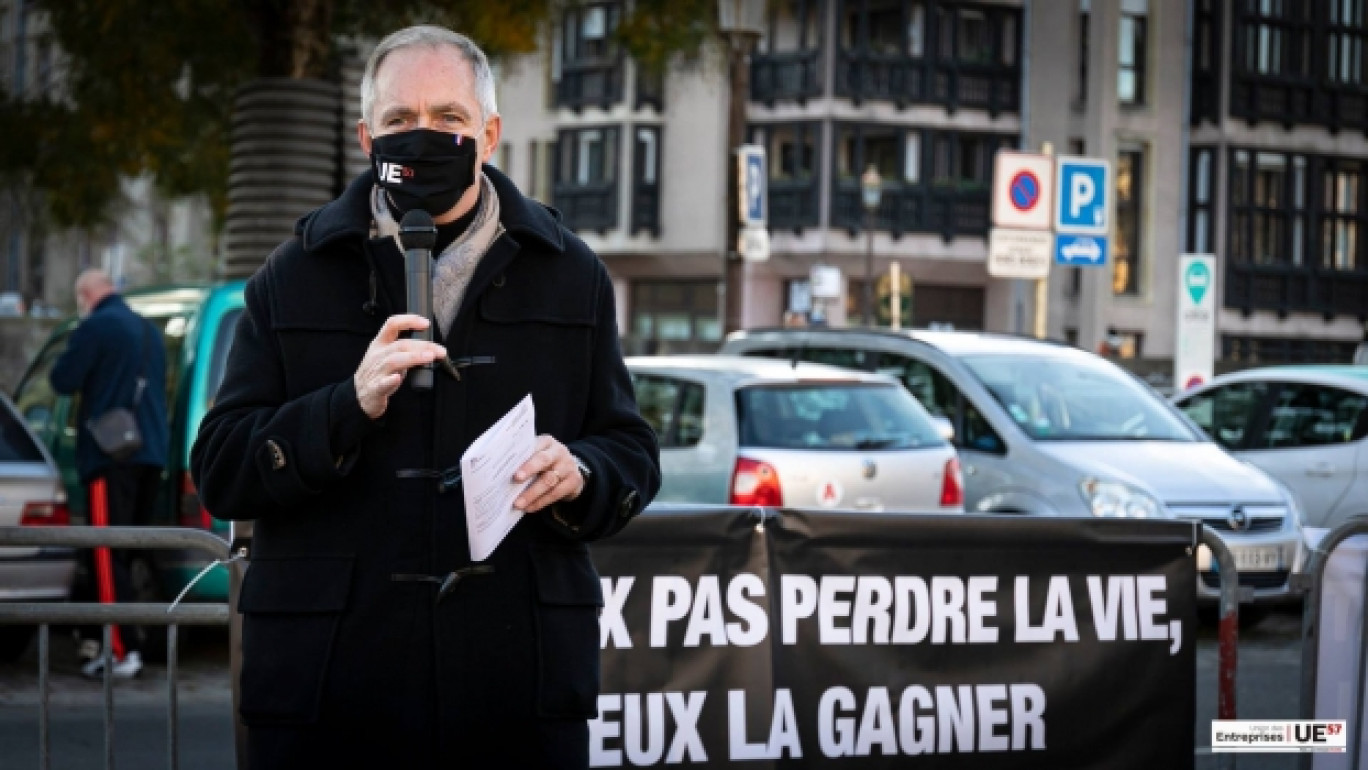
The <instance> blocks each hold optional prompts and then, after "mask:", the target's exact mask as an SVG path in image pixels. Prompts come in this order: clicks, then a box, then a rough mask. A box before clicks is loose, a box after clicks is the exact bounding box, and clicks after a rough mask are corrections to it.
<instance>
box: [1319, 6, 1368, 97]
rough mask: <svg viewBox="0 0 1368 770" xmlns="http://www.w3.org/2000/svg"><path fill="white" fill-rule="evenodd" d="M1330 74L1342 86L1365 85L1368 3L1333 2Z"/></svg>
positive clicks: (1328, 53) (1327, 51) (1328, 47)
mask: <svg viewBox="0 0 1368 770" xmlns="http://www.w3.org/2000/svg"><path fill="white" fill-rule="evenodd" d="M1329 4H1330V14H1329V17H1328V18H1327V19H1326V21H1327V22H1328V30H1327V38H1328V39H1327V41H1326V42H1327V45H1326V48H1325V54H1326V72H1328V73H1329V75H1330V80H1331V81H1332V82H1335V83H1339V84H1341V85H1354V86H1356V85H1361V84H1363V82H1364V72H1363V37H1364V23H1363V22H1364V19H1363V5H1364V0H1329Z"/></svg>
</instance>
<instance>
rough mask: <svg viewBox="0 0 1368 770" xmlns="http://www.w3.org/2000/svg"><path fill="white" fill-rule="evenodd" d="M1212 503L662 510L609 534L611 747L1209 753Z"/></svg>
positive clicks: (599, 549) (1061, 756)
mask: <svg viewBox="0 0 1368 770" xmlns="http://www.w3.org/2000/svg"><path fill="white" fill-rule="evenodd" d="M1195 537H1196V532H1195V528H1194V526H1193V525H1192V524H1190V523H1182V522H1173V521H1122V520H1094V519H1048V518H1033V517H1032V518H1028V517H987V516H982V517H980V516H903V515H883V514H846V513H840V514H837V513H817V512H791V511H785V512H783V513H782V514H781V515H780V516H778V517H770V518H761V517H760V516H759V515H758V514H751V513H746V512H740V511H735V510H730V511H727V510H722V511H710V512H687V513H650V514H647V515H644V516H642V517H641V518H640V519H639V520H637V521H636V522H634V523H633V524H632V526H630V527H628V528H627V530H626V531H624V532H622V533H621V534H619V535H618V536H617V537H615V538H613V539H612V540H610V541H607V542H605V543H602V544H599V545H596V546H595V547H594V560H595V562H596V563H597V565H598V569H599V573H600V575H601V576H602V579H603V588H604V598H605V605H606V606H605V608H604V612H603V615H602V618H601V622H600V626H601V640H602V643H603V682H602V694H601V695H600V696H599V717H598V719H596V720H594V721H593V722H591V724H590V732H591V741H590V762H591V764H592V765H593V766H595V767H642V766H650V765H661V764H668V765H674V764H682V765H686V766H694V767H719V768H720V767H741V766H744V767H761V768H764V767H775V768H798V767H802V768H876V767H905V766H915V767H927V768H950V767H953V768H1042V767H1051V768H1083V767H1087V768H1137V769H1139V768H1145V769H1148V768H1156V767H1162V768H1191V767H1192V766H1193V753H1192V752H1193V745H1194V732H1193V731H1194V720H1195V719H1196V714H1195V708H1196V705H1195V654H1194V642H1195V639H1194V638H1193V636H1194V634H1195V632H1196V601H1195V597H1196V573H1195V570H1194V565H1193V559H1192V556H1191V548H1192V547H1193V546H1194V544H1195Z"/></svg>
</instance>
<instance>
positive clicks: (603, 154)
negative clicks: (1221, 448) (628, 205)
mask: <svg viewBox="0 0 1368 770" xmlns="http://www.w3.org/2000/svg"><path fill="white" fill-rule="evenodd" d="M617 159H618V128H617V127H616V126H606V127H600V128H582V129H574V130H567V131H561V132H560V138H559V140H558V141H557V144H556V161H557V163H556V183H555V188H554V194H553V199H554V204H555V206H556V208H558V209H560V211H561V213H562V214H563V215H564V217H565V222H566V225H567V226H568V227H570V228H571V229H572V230H597V231H600V232H603V231H607V230H609V229H611V228H613V227H616V226H617V223H618V219H617V200H618V198H617V187H618V185H617V178H618V175H617V167H618V163H617Z"/></svg>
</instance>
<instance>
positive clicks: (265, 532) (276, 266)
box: [191, 167, 660, 768]
mask: <svg viewBox="0 0 1368 770" xmlns="http://www.w3.org/2000/svg"><path fill="white" fill-rule="evenodd" d="M485 173H486V174H487V175H488V176H489V177H490V179H491V180H492V181H493V183H494V188H495V190H496V191H497V193H498V195H499V201H500V206H501V215H500V220H501V222H502V224H503V226H504V228H505V231H506V232H505V233H504V234H502V235H500V236H499V237H498V238H497V239H496V240H495V242H494V244H493V245H492V246H491V248H490V250H489V251H488V253H486V254H485V256H484V257H483V259H482V260H481V262H480V264H479V267H478V268H477V270H476V272H475V275H474V278H473V279H472V281H471V284H470V286H469V288H468V290H467V292H466V295H465V298H464V300H463V301H462V303H461V307H460V310H459V313H458V315H457V317H456V320H455V321H454V323H453V324H452V327H451V332H450V334H449V335H448V337H447V338H446V339H444V340H443V339H440V338H439V339H438V341H439V342H442V343H443V344H444V345H446V347H447V350H448V353H449V354H450V356H451V357H452V358H453V359H457V360H458V361H459V360H460V359H463V358H472V359H480V358H482V357H492V358H493V359H494V361H493V362H476V363H473V364H472V365H470V366H467V367H465V368H462V369H460V372H461V378H460V380H459V381H458V380H456V379H455V378H453V377H451V376H449V375H446V374H443V373H442V372H441V371H440V370H439V371H438V373H437V375H436V385H435V387H434V390H433V391H431V392H430V393H427V394H424V393H419V392H416V391H414V390H413V389H412V388H410V387H409V386H408V384H407V383H406V384H405V385H403V386H402V387H401V388H400V390H399V392H398V393H397V394H396V395H395V396H394V397H393V398H392V399H391V400H390V403H389V406H388V409H387V411H386V412H385V415H384V416H383V417H382V418H381V419H380V420H378V421H374V422H373V421H371V420H370V419H369V418H368V417H367V416H366V415H365V413H364V412H362V411H361V408H360V406H359V405H358V402H357V399H356V391H355V388H354V386H353V383H352V375H353V373H354V372H355V370H356V368H357V365H358V364H359V362H360V361H361V358H362V356H363V354H364V353H365V350H366V347H367V345H368V344H369V343H370V341H371V340H372V339H373V338H374V337H375V336H376V334H377V332H378V331H379V329H380V326H381V324H382V323H383V321H384V320H385V319H386V318H387V317H388V316H390V315H392V314H394V313H399V312H403V310H404V296H405V295H404V272H403V258H402V255H401V253H400V252H399V250H398V248H397V247H396V246H395V243H394V241H393V239H372V238H370V230H369V228H370V223H371V216H370V208H369V200H370V197H369V193H370V189H371V185H372V181H371V180H372V178H371V176H370V174H366V175H364V176H363V177H361V178H359V179H357V180H356V181H355V182H353V183H352V184H351V186H350V187H349V188H348V189H347V191H346V192H345V193H344V194H343V195H342V196H341V197H340V198H339V199H338V200H336V201H334V202H332V203H331V204H329V205H327V206H325V207H323V208H322V209H319V210H318V211H316V212H314V213H313V214H310V215H309V216H307V217H305V218H303V219H301V220H300V224H299V226H298V227H297V228H296V235H297V237H296V238H294V239H292V240H290V241H289V242H287V243H285V244H284V245H283V246H281V247H280V248H279V249H277V250H276V252H275V253H274V254H272V255H271V257H270V259H269V260H268V261H267V262H266V264H265V265H264V266H263V267H262V268H261V269H260V270H259V271H258V272H257V274H256V275H255V276H254V277H253V278H252V279H251V280H250V281H249V282H248V284H247V289H246V305H247V307H246V312H245V313H244V314H243V316H242V320H241V321H240V322H239V324H238V330H237V336H236V337H235V339H234V342H233V346H232V352H231V354H230V356H229V360H228V368H227V372H226V374H225V376H224V380H223V385H222V387H221V388H220V390H219V392H218V397H217V401H216V403H215V405H214V407H213V409H211V410H210V412H209V414H208V415H206V416H205V418H204V422H203V424H202V425H201V427H200V433H199V437H198V439H197V440H196V442H195V447H194V450H193V453H192V456H191V465H192V469H193V473H194V478H195V483H196V484H197V486H198V489H199V491H200V494H201V496H202V499H203V500H204V502H205V505H206V506H207V507H208V509H209V511H210V512H211V513H212V514H213V515H215V516H217V517H219V518H224V519H252V520H255V521H256V525H255V540H254V550H253V557H252V562H251V567H250V568H249V569H248V572H247V576H246V580H245V583H244V585H243V588H242V593H241V596H240V599H239V609H240V611H241V612H242V613H243V620H244V628H243V641H242V644H243V656H244V663H243V670H242V681H241V687H242V697H241V704H240V706H241V714H242V717H243V720H244V721H245V722H246V723H247V724H248V725H249V727H250V728H251V730H250V736H251V737H250V739H249V744H250V752H249V753H250V757H251V762H252V767H254V768H265V767H290V768H294V767H329V768H339V767H368V768H369V767H396V768H398V767H403V768H426V767H443V768H452V767H468V768H485V767H490V768H493V767H508V768H513V767H518V768H537V767H556V768H561V767H565V768H570V767H585V766H586V765H587V761H588V760H587V745H586V744H587V735H588V731H587V724H586V721H585V720H587V719H589V718H592V717H593V716H595V715H596V713H597V694H598V679H599V663H598V659H599V630H598V622H597V615H598V608H599V607H601V606H602V603H603V599H602V593H601V590H600V585H599V579H598V575H597V573H596V572H595V570H594V566H593V564H592V562H591V561H590V558H589V552H588V550H587V548H586V545H585V544H586V542H588V541H591V540H595V539H598V538H602V537H607V536H609V535H611V534H613V533H614V532H617V531H618V530H619V529H621V528H622V527H623V526H624V525H625V524H626V523H627V522H628V521H629V520H631V518H632V517H634V516H635V515H636V514H637V513H639V512H640V511H641V509H642V508H643V507H644V506H645V505H646V503H648V502H649V501H650V499H651V498H652V497H653V496H654V495H655V493H656V490H657V489H658V488H659V485H660V463H659V450H658V448H657V445H656V438H655V435H654V434H653V433H652V431H651V429H650V428H649V426H647V424H646V423H645V422H644V421H643V420H642V419H641V416H640V414H639V413H638V411H637V407H636V400H635V397H634V394H633V390H632V384H631V380H630V378H629V376H628V374H627V370H626V368H625V367H624V365H623V362H622V355H621V352H620V350H619V346H618V333H617V325H616V321H615V310H614V300H613V292H612V284H611V282H610V280H609V277H608V274H607V271H606V270H605V268H604V266H603V264H602V262H600V261H599V259H598V258H597V257H596V256H595V255H594V254H593V252H591V251H590V250H589V249H588V248H587V247H586V246H585V245H584V244H583V243H582V242H581V241H580V240H579V239H577V238H576V237H575V236H574V235H572V234H570V233H569V232H568V231H567V230H566V229H565V228H563V227H561V226H560V224H559V222H558V221H557V219H556V217H555V216H554V214H553V212H551V211H550V210H548V209H547V208H545V207H543V206H542V205H540V204H538V203H536V202H535V201H531V200H527V199H525V198H524V197H523V196H522V194H521V193H520V192H518V190H517V188H515V187H514V186H513V184H512V183H511V182H510V181H509V180H508V179H507V178H506V177H504V176H503V175H502V174H500V173H499V172H498V171H496V170H494V169H492V168H489V167H486V168H485ZM372 270H374V271H375V277H376V278H377V279H378V280H376V281H375V283H374V284H372V283H371V280H370V278H371V275H372ZM372 285H374V286H375V288H374V289H372V288H371V286H372ZM372 291H373V292H374V294H375V297H374V303H372V297H371V294H372ZM377 305H378V307H377ZM368 311H370V312H368ZM438 334H440V333H438ZM528 393H531V394H532V397H533V401H534V405H535V408H536V431H537V433H539V434H540V433H550V434H551V435H553V436H555V437H556V438H557V439H558V440H560V441H561V442H563V443H565V444H566V445H567V446H568V447H569V448H570V450H571V451H572V452H574V453H576V454H577V455H579V456H580V457H582V458H583V459H584V461H585V462H586V463H587V465H588V466H589V468H590V469H591V470H592V478H591V479H590V482H589V484H588V486H587V487H586V489H585V491H584V493H583V494H582V495H581V496H580V497H579V498H578V499H577V500H575V501H574V502H573V503H567V504H562V505H561V506H559V509H558V510H557V511H556V514H557V515H556V516H553V515H551V511H549V510H547V511H543V512H540V513H537V514H530V515H528V516H527V517H526V518H524V519H523V520H522V522H520V523H519V524H518V525H517V526H516V527H515V528H514V529H513V531H512V532H511V533H510V534H509V535H508V537H507V539H506V540H505V541H504V542H503V544H502V545H500V546H499V548H498V549H497V550H496V551H495V552H494V554H493V555H491V556H490V558H489V560H488V561H487V562H486V563H487V564H488V565H490V566H492V567H493V572H492V573H488V574H465V575H464V576H463V577H462V579H461V580H460V582H459V583H457V584H456V586H455V590H454V591H452V592H451V593H450V594H449V595H447V596H446V597H445V598H444V599H442V600H441V601H440V603H436V601H435V600H436V599H437V596H438V586H437V584H436V583H435V582H427V581H424V580H423V579H422V577H424V576H435V577H437V578H441V577H443V576H446V575H449V574H451V573H453V571H457V570H461V569H462V568H465V567H468V566H469V565H470V556H469V549H468V545H467V542H466V523H465V515H464V503H463V495H462V493H461V489H460V487H459V486H456V487H454V488H450V489H444V488H442V487H441V486H440V482H439V481H438V480H436V479H433V478H430V477H427V478H425V477H424V472H426V471H437V472H441V471H443V470H446V469H451V468H457V467H458V466H459V462H460V457H461V454H462V453H463V452H464V451H465V449H466V447H467V446H468V445H469V444H470V442H471V441H472V440H474V439H475V438H476V437H477V436H479V435H480V434H481V433H482V432H483V431H484V430H485V429H487V428H488V427H489V426H490V425H492V424H493V423H494V422H495V421H496V420H497V419H498V418H500V417H502V416H503V415H504V414H505V413H506V412H507V411H508V410H509V409H511V408H512V407H513V406H514V405H515V404H517V403H518V401H519V400H521V399H522V398H523V397H524V396H525V395H527V394H528ZM405 471H407V472H408V473H403V472H405ZM415 471H416V472H417V473H415ZM458 574H459V573H458ZM396 576H399V577H398V578H397V579H396ZM403 576H408V577H403ZM414 576H418V577H414Z"/></svg>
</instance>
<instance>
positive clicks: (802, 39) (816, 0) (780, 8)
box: [756, 0, 822, 54]
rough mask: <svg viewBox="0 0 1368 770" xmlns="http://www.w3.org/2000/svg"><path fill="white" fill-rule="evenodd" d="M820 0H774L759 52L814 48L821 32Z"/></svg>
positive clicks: (761, 38)
mask: <svg viewBox="0 0 1368 770" xmlns="http://www.w3.org/2000/svg"><path fill="white" fill-rule="evenodd" d="M821 5H822V2H821V0H775V2H771V3H770V4H769V20H768V22H767V23H766V28H765V30H764V31H763V32H762V33H761V35H760V40H759V42H758V43H757V45H756V51H757V52H758V53H760V54H776V53H796V52H799V51H806V50H809V49H815V48H817V46H818V44H819V42H820V35H821V26H820V23H821V16H820V15H819V12H820V10H821Z"/></svg>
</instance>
